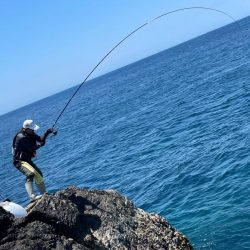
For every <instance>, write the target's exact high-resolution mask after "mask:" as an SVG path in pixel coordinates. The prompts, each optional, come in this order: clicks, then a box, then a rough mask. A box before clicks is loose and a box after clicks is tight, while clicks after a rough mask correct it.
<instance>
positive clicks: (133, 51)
mask: <svg viewBox="0 0 250 250" xmlns="http://www.w3.org/2000/svg"><path fill="white" fill-rule="evenodd" d="M190 6H203V7H210V8H216V9H219V10H221V11H224V12H227V13H228V14H230V15H231V16H233V17H234V18H235V19H241V18H243V17H246V16H248V15H249V14H250V1H247V0H224V1H222V0H209V1H206V0H203V1H201V0H200V1H193V0H178V1H167V0H144V1H142V0H107V1H104V0H74V1H69V0H53V1H51V0H37V1H34V0H0V30H1V33H0V34H1V37H0V38H1V39H0V82H1V96H0V114H4V113H6V112H9V111H11V110H14V109H16V108H19V107H21V106H24V105H26V104H29V103H31V102H34V101H36V100H39V99H42V98H44V97H46V96H49V95H52V94H54V93H57V92H59V91H62V90H64V89H67V88H69V87H72V86H74V85H76V84H78V83H81V82H82V80H83V79H84V78H85V76H86V75H87V73H89V72H90V71H91V69H92V68H93V67H94V66H95V65H96V64H97V62H98V61H99V60H100V59H101V58H102V57H103V56H104V55H105V54H106V53H107V52H108V51H109V50H110V49H111V48H112V47H113V46H114V45H115V44H116V43H117V42H118V41H119V40H121V39H122V38H123V37H124V36H126V35H127V34H128V33H129V32H131V31H132V30H134V29H135V28H136V27H138V26H139V25H141V24H143V23H145V22H146V21H148V20H151V19H152V18H154V17H156V16H158V15H160V14H162V13H165V12H168V11H171V10H174V9H177V8H183V7H190ZM230 22H231V20H230V19H229V18H227V17H225V16H223V15H220V14H218V13H216V12H210V11H204V10H193V11H185V12H179V13H176V14H173V15H171V16H166V17H164V18H162V19H160V20H159V21H157V22H154V23H152V24H151V25H148V26H146V27H145V29H143V30H141V31H140V32H138V33H136V34H135V35H134V36H133V37H131V38H130V39H129V40H127V41H126V42H125V43H124V44H123V45H122V46H121V47H120V48H118V49H117V50H116V51H115V52H114V53H113V54H112V55H111V56H110V57H109V58H107V60H106V61H105V62H104V63H103V64H102V65H101V66H100V68H98V69H97V70H96V72H95V74H94V75H93V77H96V76H99V75H102V74H104V73H106V72H109V71H111V70H114V69H116V68H119V67H121V66H124V65H127V64H129V63H131V62H134V61H137V60H139V59H142V58H144V57H147V56H149V55H151V54H154V53H156V52H159V51H161V50H164V49H167V48H169V47H171V46H173V45H175V44H178V43H181V42H183V41H186V40H188V39H191V38H193V37H196V36H198V35H200V34H203V33H206V32H208V31H210V30H213V29H215V28H218V27H220V26H223V25H226V24H228V23H230Z"/></svg>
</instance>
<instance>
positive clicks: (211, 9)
mask: <svg viewBox="0 0 250 250" xmlns="http://www.w3.org/2000/svg"><path fill="white" fill-rule="evenodd" d="M193 9H202V10H209V11H213V12H217V13H220V14H223V15H224V16H227V17H228V18H230V19H231V20H232V21H234V22H235V21H236V20H235V19H234V18H233V17H232V16H231V15H229V14H227V13H226V12H224V11H221V10H217V9H213V8H208V7H186V8H180V9H176V10H173V11H169V12H166V13H164V14H161V15H160V16H157V17H155V18H153V19H151V20H150V21H148V22H146V23H144V24H142V25H141V26H139V27H137V28H136V29H134V30H133V31H132V32H130V33H129V34H128V35H127V36H125V37H124V38H123V39H122V40H120V41H119V42H118V43H117V44H116V45H115V46H114V47H113V48H112V49H111V50H110V51H109V52H108V53H107V54H106V55H105V56H104V57H103V58H102V59H101V60H100V61H99V62H98V63H97V64H96V66H95V67H94V68H93V69H92V70H91V71H90V73H89V74H88V75H87V76H86V78H85V79H84V80H83V82H82V83H81V84H80V85H79V86H78V88H77V89H76V91H75V92H74V93H73V95H72V96H71V97H70V99H69V100H68V102H67V103H66V105H65V106H64V108H63V109H62V111H61V112H60V114H59V115H58V117H57V118H56V120H55V123H54V125H53V126H52V128H54V127H55V125H56V124H57V122H58V120H59V119H60V118H61V116H62V115H63V113H64V111H65V110H66V108H67V107H68V105H69V104H70V102H71V101H72V99H73V98H74V97H75V95H76V94H77V92H78V91H79V90H80V88H81V87H82V85H83V84H84V83H85V82H86V81H87V80H88V78H89V77H90V76H91V75H92V73H93V72H94V71H95V70H96V69H97V67H98V66H99V65H100V64H101V63H102V62H103V61H104V60H105V59H106V58H107V57H108V56H109V55H110V54H111V53H112V52H113V51H114V50H115V49H116V48H117V47H118V46H119V45H120V44H121V43H123V42H124V41H125V40H127V39H128V38H129V37H130V36H132V35H133V34H135V33H136V32H137V31H139V30H140V29H142V28H143V27H145V26H146V25H148V24H150V23H152V22H154V21H156V20H158V19H160V18H162V17H164V16H167V15H170V14H173V13H176V12H179V11H184V10H193ZM55 133H56V132H55Z"/></svg>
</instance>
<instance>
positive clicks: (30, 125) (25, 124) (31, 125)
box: [23, 120, 39, 131]
mask: <svg viewBox="0 0 250 250" xmlns="http://www.w3.org/2000/svg"><path fill="white" fill-rule="evenodd" d="M23 128H29V129H32V130H34V131H36V130H38V129H39V126H38V125H36V124H35V123H34V122H33V120H25V121H24V122H23Z"/></svg>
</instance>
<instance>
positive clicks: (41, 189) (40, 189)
mask: <svg viewBox="0 0 250 250" xmlns="http://www.w3.org/2000/svg"><path fill="white" fill-rule="evenodd" d="M36 186H37V189H38V191H39V192H40V194H44V193H46V187H45V185H44V182H41V183H39V184H37V183H36Z"/></svg>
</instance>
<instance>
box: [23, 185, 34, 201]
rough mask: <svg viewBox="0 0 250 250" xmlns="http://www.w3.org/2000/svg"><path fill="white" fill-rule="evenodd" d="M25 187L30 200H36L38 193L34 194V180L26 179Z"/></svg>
mask: <svg viewBox="0 0 250 250" xmlns="http://www.w3.org/2000/svg"><path fill="white" fill-rule="evenodd" d="M25 189H26V191H27V193H28V196H29V198H30V201H34V200H35V197H36V195H35V194H34V188H33V182H32V181H26V182H25Z"/></svg>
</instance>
